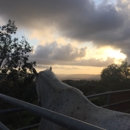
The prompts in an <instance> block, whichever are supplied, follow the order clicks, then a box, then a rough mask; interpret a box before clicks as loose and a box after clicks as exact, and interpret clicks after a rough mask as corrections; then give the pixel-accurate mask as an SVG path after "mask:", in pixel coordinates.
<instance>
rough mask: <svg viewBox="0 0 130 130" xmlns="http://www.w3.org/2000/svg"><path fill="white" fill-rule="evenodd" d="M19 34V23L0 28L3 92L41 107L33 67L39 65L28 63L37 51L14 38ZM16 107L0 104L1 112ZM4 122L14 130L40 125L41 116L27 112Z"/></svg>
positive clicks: (3, 119) (0, 72) (0, 68)
mask: <svg viewBox="0 0 130 130" xmlns="http://www.w3.org/2000/svg"><path fill="white" fill-rule="evenodd" d="M16 31H17V27H16V26H15V22H14V21H11V20H9V21H8V23H7V24H6V25H4V26H2V27H1V28H0V92H1V93H3V94H6V95H9V96H12V97H15V98H18V99H21V100H24V101H27V102H30V103H34V104H37V94H36V90H35V83H34V81H33V79H34V77H35V76H34V74H33V67H34V66H35V65H36V62H35V61H33V62H30V63H29V62H28V60H29V55H28V53H30V52H31V51H33V47H31V46H30V45H29V43H28V42H27V40H26V39H25V38H24V37H22V40H20V41H19V39H18V38H12V37H13V36H12V35H13V34H15V33H16ZM14 107H15V106H13V105H11V104H9V103H6V102H4V101H2V100H0V110H4V109H9V108H14ZM14 117H15V118H14ZM19 117H20V118H19ZM0 120H1V121H2V122H3V123H4V124H5V125H7V126H8V127H9V128H10V129H16V128H19V127H23V126H27V125H29V124H30V123H35V122H39V118H38V117H37V116H34V115H33V116H32V115H31V114H29V113H28V112H25V111H23V112H20V113H19V112H17V113H15V114H14V113H12V114H7V115H6V116H5V115H1V116H0ZM24 120H25V121H24Z"/></svg>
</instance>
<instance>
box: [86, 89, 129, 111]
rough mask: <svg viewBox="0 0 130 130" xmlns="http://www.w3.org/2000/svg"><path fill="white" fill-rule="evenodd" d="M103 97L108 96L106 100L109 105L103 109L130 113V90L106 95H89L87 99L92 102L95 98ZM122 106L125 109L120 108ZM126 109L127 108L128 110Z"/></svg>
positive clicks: (110, 92) (111, 92)
mask: <svg viewBox="0 0 130 130" xmlns="http://www.w3.org/2000/svg"><path fill="white" fill-rule="evenodd" d="M103 96H107V99H106V100H107V103H106V104H105V105H103V106H101V107H104V108H108V109H112V110H116V111H122V112H130V89H127V90H118V91H109V92H105V93H99V94H94V95H89V96H86V97H87V98H88V99H90V100H91V99H93V98H97V97H103ZM118 98H119V99H118ZM99 99H100V98H99ZM117 99H118V100H117ZM121 106H123V107H124V108H122V109H121V108H120V107H121ZM125 107H126V108H127V110H126V108H125Z"/></svg>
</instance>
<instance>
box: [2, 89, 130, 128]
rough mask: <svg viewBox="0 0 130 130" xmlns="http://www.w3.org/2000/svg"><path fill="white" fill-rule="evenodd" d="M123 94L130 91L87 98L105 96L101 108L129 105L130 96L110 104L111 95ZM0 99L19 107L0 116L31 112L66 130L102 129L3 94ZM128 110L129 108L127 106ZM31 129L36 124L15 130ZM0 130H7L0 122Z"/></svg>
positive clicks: (93, 96) (112, 92)
mask: <svg viewBox="0 0 130 130" xmlns="http://www.w3.org/2000/svg"><path fill="white" fill-rule="evenodd" d="M125 92H128V93H130V89H127V90H119V91H109V92H105V93H99V94H94V95H89V96H87V98H88V99H90V100H91V99H93V98H97V97H100V96H107V104H106V105H104V106H101V107H105V108H109V107H111V106H116V105H119V104H122V103H127V104H130V96H128V99H127V100H123V101H118V102H114V103H113V102H112V103H111V102H110V98H111V95H112V94H121V93H125ZM129 95H130V94H129ZM0 98H1V99H3V100H5V101H7V102H9V103H11V104H14V105H17V106H18V107H19V108H13V109H7V110H0V114H8V113H12V112H20V111H24V110H28V111H30V112H33V113H34V114H36V115H38V116H40V117H42V118H45V119H48V120H50V121H52V122H54V123H56V124H59V125H61V126H63V127H65V128H68V129H75V130H77V129H78V130H81V129H83V128H84V127H85V129H86V128H87V129H88V130H102V128H99V127H96V126H93V125H91V124H87V123H85V124H84V122H81V121H78V120H76V119H73V118H70V117H67V116H64V115H62V114H58V113H56V112H53V111H49V110H47V109H44V108H41V107H38V106H35V105H32V104H30V103H27V102H24V101H21V100H18V99H15V98H12V97H9V96H6V95H3V94H0ZM39 110H40V111H39ZM129 110H130V106H129ZM38 111H39V112H38ZM46 112H47V113H46ZM41 113H42V114H41ZM58 117H60V118H59V119H58ZM61 119H63V120H61ZM58 120H59V121H58ZM66 120H68V121H67V122H66ZM75 120H76V123H77V122H78V125H79V124H81V126H82V127H80V128H79V126H80V125H79V126H76V125H75V123H74V122H75ZM70 121H72V122H73V123H72V122H70ZM33 127H38V124H34V125H31V126H27V127H24V128H20V129H17V130H24V129H26V130H27V129H30V128H33ZM73 127H74V128H73ZM75 127H76V128H75ZM0 130H9V129H8V128H7V127H6V126H5V125H4V124H2V123H1V122H0Z"/></svg>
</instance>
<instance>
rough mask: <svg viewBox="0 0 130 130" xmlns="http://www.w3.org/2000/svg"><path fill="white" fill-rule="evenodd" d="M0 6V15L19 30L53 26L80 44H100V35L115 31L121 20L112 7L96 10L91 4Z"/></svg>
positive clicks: (60, 1) (72, 0)
mask: <svg viewBox="0 0 130 130" xmlns="http://www.w3.org/2000/svg"><path fill="white" fill-rule="evenodd" d="M0 3H1V4H0V14H1V15H2V16H4V17H6V18H11V19H15V20H16V21H18V23H20V24H21V25H23V26H26V25H27V26H28V27H33V26H38V25H39V24H40V26H47V25H55V26H57V28H58V29H59V31H61V33H62V35H64V36H66V37H70V38H73V39H77V40H81V41H86V40H87V41H89V40H90V41H91V40H96V39H97V40H98V39H99V40H100V39H103V40H104V39H105V38H106V37H107V36H106V37H105V38H104V37H102V36H101V35H102V34H104V32H105V34H106V35H107V33H106V32H108V31H114V30H116V31H117V29H118V28H120V27H121V26H122V24H123V16H122V15H121V14H120V13H119V12H117V11H116V9H115V7H114V6H112V5H106V4H105V5H100V6H99V7H96V6H95V3H94V2H93V1H92V0H54V1H53V0H30V1H18V0H11V1H10V0H4V1H3V0H0ZM110 33H111V32H110ZM108 37H109V36H108ZM106 41H107V40H106Z"/></svg>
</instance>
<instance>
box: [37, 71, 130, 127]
mask: <svg viewBox="0 0 130 130" xmlns="http://www.w3.org/2000/svg"><path fill="white" fill-rule="evenodd" d="M36 88H37V93H38V97H39V102H40V104H41V106H42V107H44V108H47V109H50V110H53V111H55V112H58V113H61V114H64V115H67V116H70V117H73V118H76V119H78V120H81V121H84V122H87V123H90V124H93V125H96V126H99V127H101V128H105V129H107V130H130V115H129V114H125V113H122V112H117V111H113V110H108V109H104V108H101V107H98V106H96V105H94V104H93V103H91V102H90V101H89V100H88V99H87V98H86V97H85V96H84V95H83V93H82V92H81V91H79V90H78V89H76V88H73V87H71V86H69V85H67V84H64V83H62V82H61V81H60V80H58V79H57V78H56V76H55V74H54V73H53V72H52V71H51V70H45V71H42V72H40V73H39V74H38V77H37V80H36ZM39 130H66V129H65V128H63V127H61V126H59V125H56V124H54V123H52V122H50V121H47V120H45V119H41V122H40V126H39Z"/></svg>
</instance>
